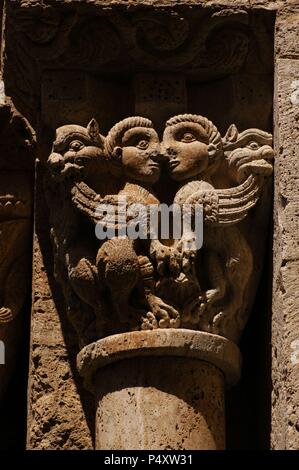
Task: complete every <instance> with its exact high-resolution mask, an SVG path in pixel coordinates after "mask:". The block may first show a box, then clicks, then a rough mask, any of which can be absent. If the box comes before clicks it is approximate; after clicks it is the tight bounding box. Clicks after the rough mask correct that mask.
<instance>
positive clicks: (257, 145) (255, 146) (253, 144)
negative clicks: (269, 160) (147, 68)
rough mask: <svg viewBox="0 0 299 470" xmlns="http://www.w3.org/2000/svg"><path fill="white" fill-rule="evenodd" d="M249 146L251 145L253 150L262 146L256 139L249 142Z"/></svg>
mask: <svg viewBox="0 0 299 470" xmlns="http://www.w3.org/2000/svg"><path fill="white" fill-rule="evenodd" d="M247 147H249V148H250V149H251V150H258V149H259V148H260V146H259V144H258V143H257V142H254V141H252V142H249V144H248V145H247Z"/></svg>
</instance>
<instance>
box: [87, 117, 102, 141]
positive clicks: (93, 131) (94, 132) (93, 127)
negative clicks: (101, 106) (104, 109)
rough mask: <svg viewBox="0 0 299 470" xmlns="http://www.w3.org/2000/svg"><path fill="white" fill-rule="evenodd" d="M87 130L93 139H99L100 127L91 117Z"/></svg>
mask: <svg viewBox="0 0 299 470" xmlns="http://www.w3.org/2000/svg"><path fill="white" fill-rule="evenodd" d="M87 131H88V134H89V135H90V137H92V138H93V139H94V140H98V139H100V128H99V125H98V123H97V121H96V120H95V119H94V118H93V119H92V120H91V121H90V123H89V124H88V125H87Z"/></svg>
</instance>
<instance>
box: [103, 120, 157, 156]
mask: <svg viewBox="0 0 299 470" xmlns="http://www.w3.org/2000/svg"><path fill="white" fill-rule="evenodd" d="M134 127H146V128H152V127H153V123H152V121H150V120H149V119H147V118H144V117H141V116H132V117H128V118H126V119H123V120H122V121H120V122H118V123H117V124H115V126H113V127H112V128H111V129H110V131H109V133H108V135H107V137H106V141H105V149H106V152H105V153H106V156H107V158H112V154H113V150H114V148H115V147H117V146H118V145H120V144H121V139H122V137H123V135H124V133H125V132H126V131H128V130H129V129H133V128H134Z"/></svg>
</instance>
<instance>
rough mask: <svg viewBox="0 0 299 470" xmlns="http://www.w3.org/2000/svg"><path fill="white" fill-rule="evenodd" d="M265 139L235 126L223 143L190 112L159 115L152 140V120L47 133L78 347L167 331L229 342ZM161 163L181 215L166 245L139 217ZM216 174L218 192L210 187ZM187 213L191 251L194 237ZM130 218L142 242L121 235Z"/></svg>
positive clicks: (240, 321)
mask: <svg viewBox="0 0 299 470" xmlns="http://www.w3.org/2000/svg"><path fill="white" fill-rule="evenodd" d="M271 142H272V139H271V135H269V134H267V133H266V132H264V131H260V130H258V129H247V130H245V131H243V132H241V133H239V132H238V130H237V128H236V126H234V125H232V126H230V128H229V129H228V131H227V133H226V135H225V137H223V138H222V137H221V135H220V133H219V132H218V130H217V128H216V126H215V125H214V124H213V123H212V122H211V121H209V120H208V119H207V118H205V117H203V116H200V115H190V114H184V115H178V116H175V117H173V118H171V119H169V120H168V121H167V123H166V127H165V131H164V135H163V139H162V141H161V142H160V141H159V138H158V134H157V133H156V131H155V130H154V128H153V124H152V123H151V121H149V120H148V119H146V118H142V117H138V116H135V117H130V118H127V119H124V120H123V121H121V122H119V123H117V124H116V125H115V126H113V128H112V129H111V130H110V132H109V133H108V135H107V136H106V137H104V136H102V135H100V133H99V126H98V124H97V123H96V122H95V121H94V120H92V121H91V123H90V124H89V125H88V126H87V128H84V127H81V126H75V125H68V126H63V127H61V128H59V129H58V130H57V135H56V140H55V142H54V144H53V152H52V153H51V155H50V156H49V159H48V167H49V170H50V178H48V180H47V183H46V185H47V194H48V203H49V207H50V212H51V226H52V230H51V237H52V242H53V248H54V253H55V271H56V277H57V280H58V281H59V282H60V283H61V285H62V287H63V291H64V295H65V298H66V304H67V308H68V312H69V317H70V320H71V322H72V324H73V326H74V327H75V329H76V331H77V333H78V337H79V342H80V346H83V345H84V344H88V343H90V342H92V341H94V340H96V339H99V338H102V337H104V336H106V335H109V334H113V333H117V332H123V331H132V330H140V329H155V328H169V327H172V328H179V327H183V328H191V329H196V330H202V331H207V332H211V333H216V334H219V335H222V336H225V337H227V338H229V339H232V340H235V341H237V340H238V338H239V336H240V333H241V331H242V328H243V326H244V323H245V322H246V316H247V315H248V305H249V303H248V286H249V285H250V280H251V277H252V274H253V266H254V247H253V246H252V241H248V240H247V237H246V234H244V230H243V229H242V223H243V222H244V220H246V218H247V217H248V214H249V213H250V214H251V217H252V220H253V222H254V211H255V207H256V206H257V205H258V201H259V198H260V196H261V194H262V192H263V184H264V180H265V178H267V177H269V176H270V175H271V173H272V162H271V160H272V159H273V150H272V147H271ZM161 162H164V163H163V164H164V166H165V162H166V167H167V174H163V173H162V177H163V178H166V179H167V178H169V179H172V180H173V181H175V182H176V185H177V189H176V194H175V196H174V200H173V203H175V204H176V205H178V206H179V207H181V208H182V210H184V208H185V207H186V206H188V207H189V208H190V211H191V214H192V215H191V220H192V222H191V225H190V226H189V227H187V228H186V227H185V226H184V224H183V231H182V233H181V236H180V237H179V238H177V237H176V238H175V237H172V236H170V237H169V239H168V240H165V239H162V238H159V234H160V231H159V230H156V231H155V230H152V227H151V226H150V222H151V218H150V212H151V211H152V209H153V207H154V208H156V209H157V210H158V212H159V207H160V204H161V203H163V202H164V201H163V199H162V198H161V197H160V196H159V195H158V194H155V192H154V189H153V187H155V186H154V185H155V183H156V182H157V181H158V180H159V179H160V178H161V168H163V166H162V165H161ZM220 168H221V171H223V168H225V178H226V181H227V185H226V186H227V187H225V188H223V189H221V188H219V187H218V186H217V185H216V184H215V183H214V181H215V177H216V176H217V172H219V171H220ZM222 176H223V175H222ZM138 205H139V206H140V205H142V207H143V208H144V212H143V213H142V214H141V212H140V210H139V206H138ZM197 206H201V207H202V213H203V245H202V247H199V246H198V245H197V244H196V237H197V234H196V232H195V230H194V224H195V222H196V221H195V217H196V214H197V212H196V207H197ZM182 213H183V212H182ZM138 217H139V219H138ZM161 217H162V216H161V213H160V218H159V223H160V224H163V220H162V218H161ZM192 218H193V219H192ZM137 219H138V222H139V225H140V224H141V225H142V224H143V227H144V231H143V236H136V237H132V236H131V235H130V233H131V232H130V230H128V228H129V226H131V227H132V223H135V227H136V220H137ZM130 224H131V225H130ZM158 228H159V227H158ZM257 232H258V227H257ZM105 234H106V235H105ZM258 236H259V234H258V233H257V234H256V238H257V239H258ZM251 295H254V293H251Z"/></svg>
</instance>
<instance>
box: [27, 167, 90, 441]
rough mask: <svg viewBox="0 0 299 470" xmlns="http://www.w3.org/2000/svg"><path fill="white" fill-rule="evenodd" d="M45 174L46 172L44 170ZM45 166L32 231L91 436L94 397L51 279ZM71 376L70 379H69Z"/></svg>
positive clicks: (60, 296)
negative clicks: (82, 375) (84, 378)
mask: <svg viewBox="0 0 299 470" xmlns="http://www.w3.org/2000/svg"><path fill="white" fill-rule="evenodd" d="M47 175H48V174H47ZM45 177H46V176H45V170H44V166H43V164H41V163H39V164H38V170H37V194H38V197H37V201H36V212H37V216H36V234H37V238H38V242H39V246H40V249H41V253H42V260H43V263H44V268H45V272H46V275H47V280H48V283H49V287H50V291H51V295H52V298H53V301H54V303H55V307H56V309H57V313H58V315H59V319H60V322H61V330H62V334H63V339H64V343H65V346H66V349H67V352H68V356H69V364H70V367H71V371H72V377H73V379H74V383H75V386H76V388H77V390H78V394H79V396H80V398H81V403H82V407H83V412H84V414H85V418H86V422H87V425H88V427H89V430H90V434H91V436H92V438H93V440H94V399H93V397H92V395H91V394H89V392H87V391H86V390H85V389H84V388H83V385H82V380H81V379H80V377H79V374H78V371H77V368H76V357H77V353H78V345H77V335H76V333H75V331H74V329H73V327H72V325H71V324H70V322H69V321H68V319H67V317H66V311H65V305H64V297H63V294H62V290H61V287H60V286H59V284H58V283H57V282H56V281H55V278H54V274H53V250H52V245H51V240H50V236H49V235H50V226H49V210H48V207H47V203H46V200H45V197H44V178H45ZM70 380H72V379H70Z"/></svg>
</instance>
